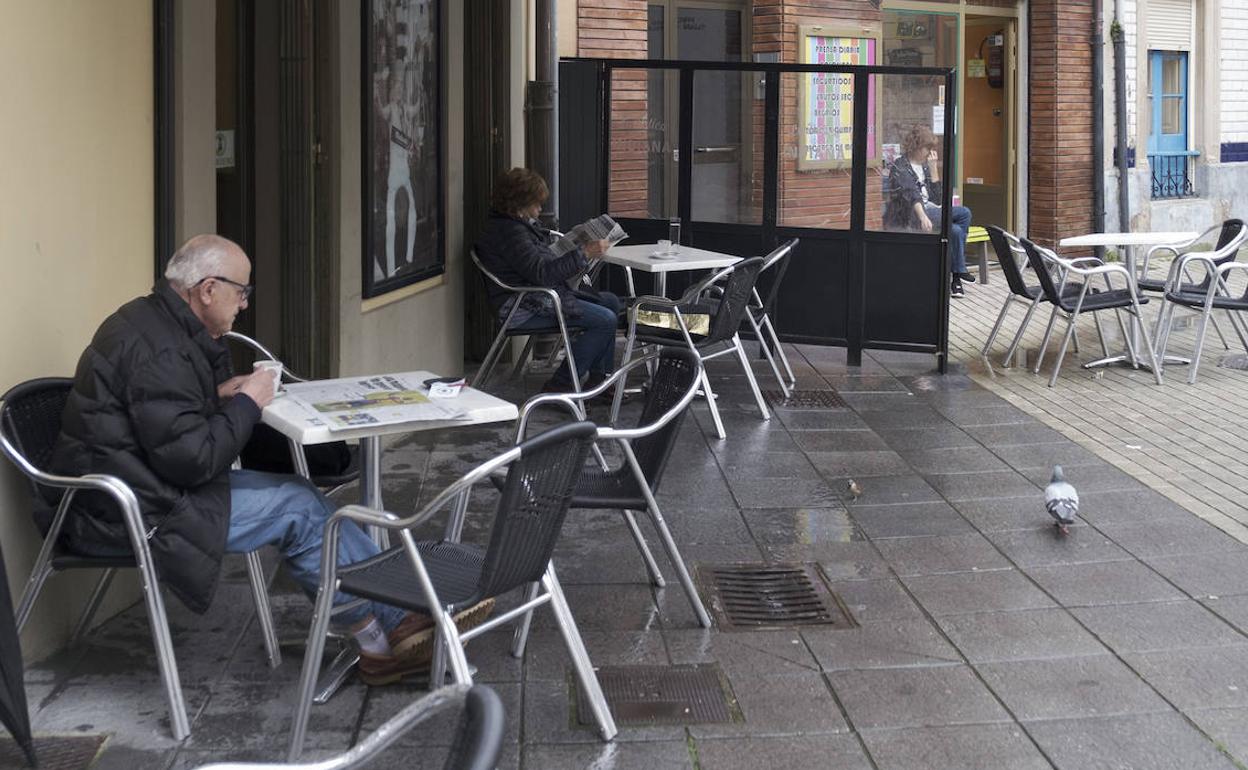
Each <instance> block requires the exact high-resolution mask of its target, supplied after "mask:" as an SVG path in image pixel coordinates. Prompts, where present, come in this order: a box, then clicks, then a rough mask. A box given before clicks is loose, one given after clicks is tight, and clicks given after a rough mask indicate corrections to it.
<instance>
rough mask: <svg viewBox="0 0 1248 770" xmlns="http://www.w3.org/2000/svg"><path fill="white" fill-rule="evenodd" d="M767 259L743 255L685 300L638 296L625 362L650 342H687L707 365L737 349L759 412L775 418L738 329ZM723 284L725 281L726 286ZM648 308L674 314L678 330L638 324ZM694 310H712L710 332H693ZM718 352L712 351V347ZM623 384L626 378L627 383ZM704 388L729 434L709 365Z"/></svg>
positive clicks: (720, 428)
mask: <svg viewBox="0 0 1248 770" xmlns="http://www.w3.org/2000/svg"><path fill="white" fill-rule="evenodd" d="M764 262H765V260H764V259H763V258H762V257H751V258H749V259H743V260H741V261H740V262H737V263H736V264H734V265H732V266H730V267H725V268H723V269H722V270H719V271H718V272H715V273H713V274H711V275H710V276H708V277H707V278H705V279H703V280H702V281H699V282H698V283H696V284H694V285H693V286H691V287H689V289H687V290H686V291H685V294H684V296H682V297H681V298H680V299H667V298H666V297H655V296H642V297H638V298H637V300H636V301H635V302H634V303H633V305H632V307H630V308H629V309H628V341H627V342H626V343H625V346H624V357H623V359H622V360H623V361H624V362H625V363H627V362H628V361H629V360H630V359H631V358H632V353H633V349H634V348H635V347H638V346H643V347H644V346H650V345H682V346H686V347H688V349H689V350H690V351H692V352H693V353H695V354H696V355H697V356H698V359H699V360H700V361H702V362H703V363H705V362H706V361H709V360H711V359H712V358H718V357H719V356H723V355H727V354H729V353H734V352H735V353H736V354H737V358H738V360H740V362H741V368H742V369H743V370H744V372H745V377H746V380H747V381H748V382H749V384H750V390H752V391H753V393H754V400H755V402H756V403H757V404H758V411H759V413H760V414H761V415H762V418H763V419H764V420H770V419H771V412H770V411H769V410H768V409H767V402H766V400H765V399H764V398H763V394H762V392H761V391H760V390H759V389H758V380H757V379H756V378H755V377H754V370H753V369H752V368H751V367H750V361H749V359H748V358H747V357H746V355H745V348H744V347H743V346H742V344H741V335H740V334H738V331H737V330H738V329H740V328H741V323H742V321H744V320H745V319H744V317H745V315H746V313H747V306H748V304H749V301H750V298H751V297H752V296H753V292H754V284H755V282H756V281H757V280H758V274H759V271H761V270H762V269H763V264H764ZM721 284H722V285H721ZM643 310H658V311H660V312H665V313H669V314H670V315H671V317H672V318H674V319H675V323H676V326H677V328H676V329H665V328H662V327H657V326H646V325H644V324H640V323H638V320H637V316H638V314H639V313H640V312H641V311H643ZM691 313H698V314H706V315H707V316H708V317H709V327H708V329H707V332H706V334H696V333H693V332H691V331H690V330H689V325H688V324H687V323H686V320H685V316H686V315H687V314H691ZM712 350H713V351H714V352H707V351H712ZM621 382H622V381H621ZM702 392H703V393H704V394H705V395H706V403H707V406H708V407H709V408H710V411H711V419H712V420H714V422H715V432H716V435H718V436H719V438H721V439H722V438H725V437H726V436H727V434H726V433H725V432H724V423H723V420H721V419H720V416H719V407H717V406H716V404H715V398H716V397H715V393H714V391H712V390H711V380H710V377H708V376H707V373H706V369H705V367H703V369H702ZM623 394H624V388H623V387H618V388H616V392H615V400H614V402H613V403H612V404H611V421H612V422H614V421H615V420H616V419H618V417H619V414H620V404H621V403H622V401H623Z"/></svg>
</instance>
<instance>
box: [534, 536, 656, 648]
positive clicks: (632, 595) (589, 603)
mask: <svg viewBox="0 0 1248 770" xmlns="http://www.w3.org/2000/svg"><path fill="white" fill-rule="evenodd" d="M630 556H631V554H630ZM563 593H564V595H565V596H566V597H567V599H568V606H570V607H571V608H572V615H573V617H575V618H576V625H577V627H578V628H579V629H580V630H581V631H645V630H647V629H650V628H655V627H656V626H657V624H658V623H659V612H658V608H657V607H655V606H654V596H653V594H652V593H651V592H650V588H649V587H647V586H645V585H566V586H564V587H563ZM533 627H534V628H551V629H553V628H556V626H555V621H554V614H553V613H552V612H550V611H549V610H548V609H547V610H546V611H544V612H543V611H538V612H534V613H533Z"/></svg>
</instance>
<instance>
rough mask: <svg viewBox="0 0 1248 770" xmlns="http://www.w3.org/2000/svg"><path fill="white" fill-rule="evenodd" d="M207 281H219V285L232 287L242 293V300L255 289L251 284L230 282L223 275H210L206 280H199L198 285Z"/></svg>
mask: <svg viewBox="0 0 1248 770" xmlns="http://www.w3.org/2000/svg"><path fill="white" fill-rule="evenodd" d="M209 279H212V280H214V281H220V282H221V283H228V284H229V285H231V286H233V287H234V288H236V289H238V290H239V291H240V292H242V294H243V299H244V300H246V299H247V298H248V297H250V296H251V293H252V292H253V291H255V289H256V287H255V286H252V285H251V284H248V283H239V282H238V281H231V280H230V279H229V278H226V277H225V276H223V275H210V276H208V277H207V278H202V279H200V281H199V283H203V282H204V281H207V280H209ZM196 285H197V286H198V285H199V284H196Z"/></svg>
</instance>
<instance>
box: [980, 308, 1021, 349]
mask: <svg viewBox="0 0 1248 770" xmlns="http://www.w3.org/2000/svg"><path fill="white" fill-rule="evenodd" d="M1013 304H1014V295H1012V294H1011V295H1010V296H1008V297H1006V298H1005V303H1004V304H1002V305H1001V312H1000V313H997V322H996V323H994V324H993V325H992V331H990V332H988V341H987V342H985V343H984V346H983V347H982V348H980V351H979V354H980V355H981V356H987V355H988V351H990V350H992V343H994V342H996V341H997V335H998V334H1000V333H1001V325H1002V324H1004V323H1005V316H1006V314H1007V313H1009V312H1010V305H1013Z"/></svg>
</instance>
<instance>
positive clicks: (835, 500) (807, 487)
mask: <svg viewBox="0 0 1248 770" xmlns="http://www.w3.org/2000/svg"><path fill="white" fill-rule="evenodd" d="M729 486H730V487H731V489H732V496H733V497H734V498H736V501H737V505H739V506H740V507H742V508H776V507H791V506H800V505H809V506H815V507H827V506H834V505H838V504H840V502H841V495H840V494H839V493H838V492H836V491H834V490H833V488H832V486H831V485H829V483H828V482H826V481H824V480H822V479H793V478H768V479H732V480H731V481H729Z"/></svg>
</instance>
